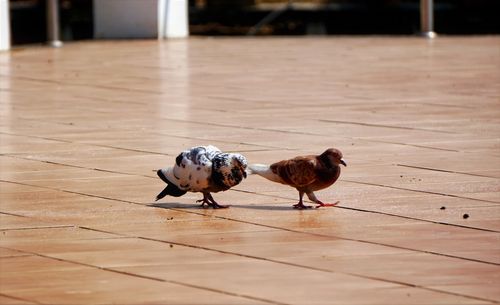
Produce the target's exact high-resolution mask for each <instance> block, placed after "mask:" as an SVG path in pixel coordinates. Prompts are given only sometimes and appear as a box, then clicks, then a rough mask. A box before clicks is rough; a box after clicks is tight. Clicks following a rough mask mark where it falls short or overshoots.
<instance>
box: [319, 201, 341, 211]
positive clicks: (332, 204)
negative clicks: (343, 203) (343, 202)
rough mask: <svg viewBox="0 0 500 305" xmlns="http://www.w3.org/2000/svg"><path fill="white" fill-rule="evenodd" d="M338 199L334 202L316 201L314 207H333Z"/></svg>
mask: <svg viewBox="0 0 500 305" xmlns="http://www.w3.org/2000/svg"><path fill="white" fill-rule="evenodd" d="M339 202H340V201H337V202H334V203H323V202H317V204H318V205H317V206H316V209H318V208H321V207H334V206H336V205H337V204H338V203H339Z"/></svg>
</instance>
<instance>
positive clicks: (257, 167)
mask: <svg viewBox="0 0 500 305" xmlns="http://www.w3.org/2000/svg"><path fill="white" fill-rule="evenodd" d="M247 174H249V175H259V176H261V177H264V178H266V179H267V180H271V181H274V182H279V183H283V180H282V179H281V178H280V176H278V175H276V174H275V173H273V171H272V170H271V167H270V166H269V165H266V164H249V165H248V168H247Z"/></svg>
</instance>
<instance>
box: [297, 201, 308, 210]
mask: <svg viewBox="0 0 500 305" xmlns="http://www.w3.org/2000/svg"><path fill="white" fill-rule="evenodd" d="M293 208H294V209H297V210H304V209H310V208H312V206H310V205H304V204H303V203H302V202H299V203H297V204H294V205H293Z"/></svg>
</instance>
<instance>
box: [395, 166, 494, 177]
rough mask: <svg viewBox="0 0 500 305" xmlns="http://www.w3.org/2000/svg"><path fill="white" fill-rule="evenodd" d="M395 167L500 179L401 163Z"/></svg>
mask: <svg viewBox="0 0 500 305" xmlns="http://www.w3.org/2000/svg"><path fill="white" fill-rule="evenodd" d="M394 165H396V166H400V167H407V168H414V169H421V170H426V171H433V172H442V173H449V174H460V175H467V176H473V177H483V178H492V179H500V178H499V177H494V176H488V175H480V174H472V173H466V172H458V171H453V170H446V169H439V168H431V167H424V166H414V165H406V164H401V163H395V164H394Z"/></svg>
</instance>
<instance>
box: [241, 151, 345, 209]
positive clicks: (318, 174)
mask: <svg viewBox="0 0 500 305" xmlns="http://www.w3.org/2000/svg"><path fill="white" fill-rule="evenodd" d="M340 164H342V165H344V166H347V164H346V163H345V161H344V160H343V159H342V153H341V152H340V150H338V149H335V148H329V149H327V150H326V151H325V152H323V153H322V154H321V155H318V156H314V155H309V156H300V157H295V158H293V159H290V160H283V161H279V162H276V163H273V164H271V165H264V164H250V165H249V166H248V167H249V171H248V172H249V173H250V174H257V175H259V176H262V177H264V178H266V179H268V180H271V181H274V182H279V183H282V184H286V185H289V186H291V187H294V188H296V189H297V191H299V203H297V204H295V205H294V206H293V207H294V208H296V209H305V208H311V206H306V205H304V203H303V202H302V197H303V196H304V194H306V195H307V197H308V198H309V199H310V200H311V201H313V202H315V203H316V204H318V205H317V206H316V208H319V207H324V206H334V205H336V204H337V203H338V202H336V203H323V202H321V201H320V200H319V199H318V198H316V196H315V195H314V191H319V190H322V189H324V188H327V187H329V186H330V185H332V184H333V183H334V182H335V181H337V179H338V178H339V176H340Z"/></svg>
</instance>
